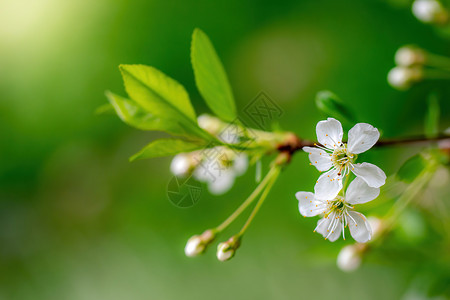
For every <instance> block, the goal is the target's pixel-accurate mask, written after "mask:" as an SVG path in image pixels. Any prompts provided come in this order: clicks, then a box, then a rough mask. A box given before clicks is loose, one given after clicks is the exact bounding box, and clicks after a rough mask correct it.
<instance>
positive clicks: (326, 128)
mask: <svg viewBox="0 0 450 300" xmlns="http://www.w3.org/2000/svg"><path fill="white" fill-rule="evenodd" d="M316 134H317V140H318V141H319V143H321V144H322V145H324V146H325V147H327V148H329V149H334V148H336V147H337V146H339V145H340V144H341V142H342V136H343V135H344V131H343V130H342V125H341V123H340V122H339V121H338V120H336V119H333V118H328V119H327V120H326V121H320V122H319V123H317V126H316Z"/></svg>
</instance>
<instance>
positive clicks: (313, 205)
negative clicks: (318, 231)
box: [295, 192, 327, 217]
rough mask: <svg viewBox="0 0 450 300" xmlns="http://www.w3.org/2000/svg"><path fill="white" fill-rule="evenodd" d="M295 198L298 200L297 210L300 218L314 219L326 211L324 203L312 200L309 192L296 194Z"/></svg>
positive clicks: (312, 196) (312, 195)
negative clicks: (300, 215)
mask: <svg viewBox="0 0 450 300" xmlns="http://www.w3.org/2000/svg"><path fill="white" fill-rule="evenodd" d="M295 197H296V198H297V200H298V209H299V211H300V213H301V214H302V216H305V217H314V216H317V215H320V214H321V213H323V212H324V211H325V210H326V209H327V205H326V203H325V202H324V201H320V200H316V199H314V194H313V193H310V192H297V193H296V194H295Z"/></svg>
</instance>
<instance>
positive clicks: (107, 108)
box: [95, 103, 114, 115]
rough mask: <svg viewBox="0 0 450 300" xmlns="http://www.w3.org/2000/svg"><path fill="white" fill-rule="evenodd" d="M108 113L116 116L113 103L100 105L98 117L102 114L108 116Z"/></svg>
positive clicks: (96, 111) (96, 112)
mask: <svg viewBox="0 0 450 300" xmlns="http://www.w3.org/2000/svg"><path fill="white" fill-rule="evenodd" d="M108 113H112V114H114V107H113V106H112V105H111V103H106V104H103V105H100V106H99V107H97V109H96V110H95V114H96V115H102V114H108Z"/></svg>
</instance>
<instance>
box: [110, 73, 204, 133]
mask: <svg viewBox="0 0 450 300" xmlns="http://www.w3.org/2000/svg"><path fill="white" fill-rule="evenodd" d="M119 68H120V70H121V72H122V77H123V80H124V83H125V89H126V91H127V93H128V95H129V96H130V98H131V99H132V100H133V101H135V102H136V103H137V104H138V105H139V106H140V107H141V108H142V109H144V110H145V111H147V112H149V113H150V114H151V115H153V116H155V117H156V118H159V119H160V120H164V122H163V126H165V129H164V130H165V131H168V132H171V133H173V134H176V135H182V136H187V137H197V138H198V137H200V138H202V139H210V138H211V137H210V135H209V134H208V133H207V132H205V131H204V130H203V129H201V128H200V127H198V125H197V120H196V116H195V112H194V109H193V108H192V106H191V102H190V100H189V96H188V94H187V92H186V90H185V89H184V88H183V86H182V85H180V84H179V83H178V82H176V81H175V80H173V79H172V78H170V77H168V76H167V75H165V74H163V73H162V72H161V71H159V70H157V69H155V68H152V67H149V66H144V65H120V67H119Z"/></svg>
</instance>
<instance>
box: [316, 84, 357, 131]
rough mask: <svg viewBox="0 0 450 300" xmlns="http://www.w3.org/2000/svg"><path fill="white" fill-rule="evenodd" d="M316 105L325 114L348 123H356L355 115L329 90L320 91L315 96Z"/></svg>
mask: <svg viewBox="0 0 450 300" xmlns="http://www.w3.org/2000/svg"><path fill="white" fill-rule="evenodd" d="M316 105H317V108H318V109H319V110H321V111H322V112H323V113H325V114H326V115H327V116H330V117H333V118H336V119H338V120H340V121H341V122H346V123H348V124H354V123H356V119H355V116H354V115H353V114H352V113H351V111H350V110H348V109H347V107H346V106H345V105H344V103H343V102H342V100H341V99H339V97H338V96H336V95H335V94H334V93H332V92H330V91H320V92H318V93H317V96H316Z"/></svg>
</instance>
